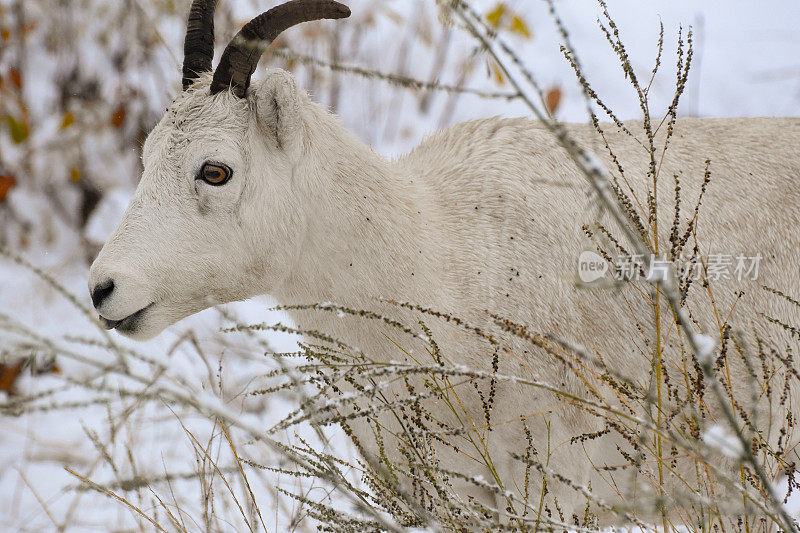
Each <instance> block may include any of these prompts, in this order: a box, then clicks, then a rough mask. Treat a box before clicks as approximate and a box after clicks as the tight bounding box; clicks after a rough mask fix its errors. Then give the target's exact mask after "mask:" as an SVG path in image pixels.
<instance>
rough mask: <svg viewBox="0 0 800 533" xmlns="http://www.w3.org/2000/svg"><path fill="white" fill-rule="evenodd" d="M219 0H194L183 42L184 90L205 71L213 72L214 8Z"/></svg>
mask: <svg viewBox="0 0 800 533" xmlns="http://www.w3.org/2000/svg"><path fill="white" fill-rule="evenodd" d="M216 8H217V0H194V2H192V7H191V9H189V22H188V23H187V24H186V40H185V41H184V43H183V90H184V91H185V90H186V89H188V88H189V87H190V86H191V85H192V83H193V82H194V80H196V79H197V78H198V76H200V74H202V73H203V72H211V70H212V68H211V60H212V59H214V10H215V9H216Z"/></svg>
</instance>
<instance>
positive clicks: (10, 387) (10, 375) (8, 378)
mask: <svg viewBox="0 0 800 533" xmlns="http://www.w3.org/2000/svg"><path fill="white" fill-rule="evenodd" d="M24 362H25V360H24V359H23V360H22V361H20V362H19V363H16V364H14V365H6V364H2V363H0V391H6V392H7V393H8V395H9V396H13V395H14V382H15V381H16V380H17V376H19V374H20V372H22V365H23V363H24Z"/></svg>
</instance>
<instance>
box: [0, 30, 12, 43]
mask: <svg viewBox="0 0 800 533" xmlns="http://www.w3.org/2000/svg"><path fill="white" fill-rule="evenodd" d="M0 37H2V38H3V40H4V41H7V40H9V39H10V38H11V32H10V31H8V30H7V29H6V28H3V29H2V30H0Z"/></svg>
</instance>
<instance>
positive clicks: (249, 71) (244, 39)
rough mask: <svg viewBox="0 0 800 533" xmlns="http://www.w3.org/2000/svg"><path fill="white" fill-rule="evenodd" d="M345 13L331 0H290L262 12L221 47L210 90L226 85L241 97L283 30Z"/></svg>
mask: <svg viewBox="0 0 800 533" xmlns="http://www.w3.org/2000/svg"><path fill="white" fill-rule="evenodd" d="M349 16H350V9H349V8H348V7H347V6H345V5H343V4H340V3H339V2H334V1H333V0H291V1H290V2H286V3H285V4H281V5H279V6H277V7H273V8H272V9H270V10H269V11H267V12H266V13H262V14H261V15H259V16H257V17H256V18H254V19H253V20H251V21H250V22H248V23H247V24H245V26H244V27H243V28H242V29H241V30H239V33H237V34H236V37H234V38H233V40H232V41H231V42H230V43H229V44H228V46H227V47H226V48H225V52H223V53H222V59H220V60H219V65H217V70H216V71H214V81H212V82H211V94H217V93H219V92H222V91H224V90H226V89H228V88H229V87H230V88H231V89H232V90H233V92H234V94H236V96H238V97H239V98H244V96H245V94H246V93H247V88H248V87H249V86H250V76H252V75H253V71H255V69H256V66H257V65H258V60H259V59H260V58H261V54H263V53H264V51H266V49H267V48H268V47H269V45H270V44H271V43H272V41H274V40H275V39H276V38H277V37H278V35H280V34H281V32H283V31H284V30H287V29H289V28H291V27H292V26H295V25H297V24H300V23H302V22H309V21H312V20H319V19H340V18H346V17H349Z"/></svg>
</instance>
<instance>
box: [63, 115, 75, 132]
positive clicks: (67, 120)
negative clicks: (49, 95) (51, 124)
mask: <svg viewBox="0 0 800 533" xmlns="http://www.w3.org/2000/svg"><path fill="white" fill-rule="evenodd" d="M74 123H75V113H72V112H71V111H67V112H66V113H64V120H62V121H61V129H62V130H65V129H67V128H69V127H70V126H72V124H74Z"/></svg>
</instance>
